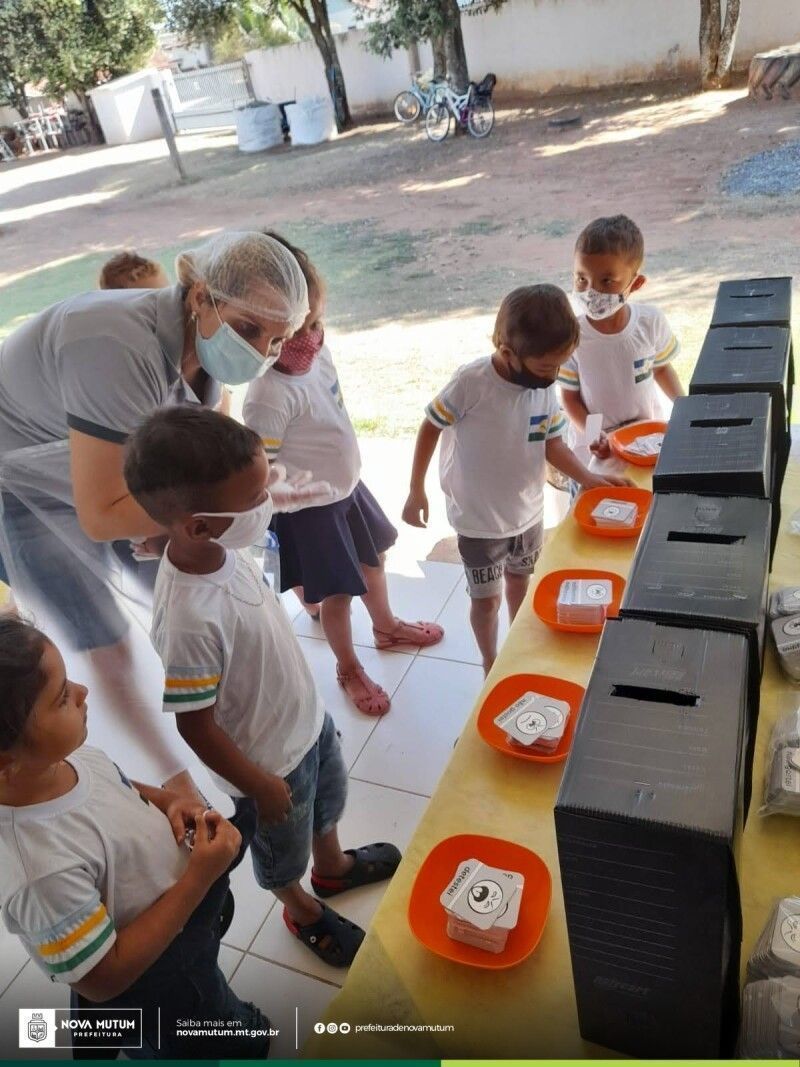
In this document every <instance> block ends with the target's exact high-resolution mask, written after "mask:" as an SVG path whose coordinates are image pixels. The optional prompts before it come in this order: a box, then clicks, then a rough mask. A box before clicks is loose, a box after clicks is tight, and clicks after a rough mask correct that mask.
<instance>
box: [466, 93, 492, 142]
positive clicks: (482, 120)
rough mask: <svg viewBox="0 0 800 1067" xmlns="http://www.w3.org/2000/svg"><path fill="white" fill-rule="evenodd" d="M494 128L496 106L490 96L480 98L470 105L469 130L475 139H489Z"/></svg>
mask: <svg viewBox="0 0 800 1067" xmlns="http://www.w3.org/2000/svg"><path fill="white" fill-rule="evenodd" d="M493 128H494V106H493V104H492V101H491V100H490V99H489V98H488V96H484V97H478V99H477V100H476V101H475V103H474V104H471V105H470V108H469V113H468V115H467V129H468V130H469V132H470V133H471V134H472V136H473V137H478V138H480V137H488V136H489V134H490V133H491V132H492V129H493Z"/></svg>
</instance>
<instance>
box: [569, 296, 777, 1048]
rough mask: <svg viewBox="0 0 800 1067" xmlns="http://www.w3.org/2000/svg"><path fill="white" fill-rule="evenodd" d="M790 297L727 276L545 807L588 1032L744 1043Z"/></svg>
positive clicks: (614, 1043) (602, 1040)
mask: <svg viewBox="0 0 800 1067" xmlns="http://www.w3.org/2000/svg"><path fill="white" fill-rule="evenodd" d="M790 303H791V287H790V279H787V278H779V279H756V280H753V281H744V282H723V283H722V285H721V286H720V288H719V293H718V296H717V302H716V306H715V309H714V316H713V319H712V323H711V328H710V329H709V331H708V336H707V338H706V341H705V344H704V345H703V349H702V352H701V354H700V358H699V360H698V364H697V368H696V371H695V374H694V377H693V378H692V383H691V387H690V393H691V395H690V396H689V397H687V398H685V399H681V400H678V401H676V403H675V407H674V410H673V415H672V418H671V420H670V424H669V428H668V430H667V434H666V437H665V440H664V446H663V449H662V453H661V457H660V459H659V462H658V465H657V467H656V470H655V472H654V479H653V482H654V490H655V494H656V495H655V498H654V501H653V505H652V507H651V510H650V514H649V516H648V520H647V523H646V525H645V528H644V530H643V532H642V535H641V538H640V541H639V545H638V549H637V553H636V558H635V560H634V563H633V567H632V570H631V573H630V576H629V580H628V584H627V588H626V594H625V598H624V600H623V603H622V609H621V619H620V620H612V621H610V622H609V623H608V624H607V626H606V628H605V631H604V634H603V639H602V641H601V644H600V648H599V650H598V654H597V659H596V661H595V665H594V670H593V673H592V677H591V679H590V682H589V685H588V687H587V690H586V696H585V699H584V703H583V708H582V711H581V716H580V719H579V721H578V726H577V729H576V733H575V738H574V741H573V746H572V752H571V754H570V757H569V762H568V764H567V768H566V771H565V774H564V779H563V782H562V785H561V790H560V792H559V796H558V800H557V802H556V811H555V821H556V835H557V840H558V851H559V863H560V867H561V878H562V884H563V889H564V902H565V908H566V916H567V928H568V933H569V941H570V954H571V957H572V969H573V978H574V982H575V993H576V999H577V1004H578V1017H579V1022H580V1028H581V1034H582V1035H583V1037H584V1038H586V1039H587V1040H589V1041H595V1042H597V1043H599V1044H604V1045H607V1046H609V1047H611V1048H614V1049H617V1050H619V1051H621V1052H625V1053H628V1054H630V1055H634V1056H647V1057H658V1058H662V1057H676V1058H677V1057H725V1056H730V1055H731V1054H732V1051H733V1048H734V1044H735V1040H736V1028H737V1022H736V1020H737V1016H738V971H739V950H740V941H741V917H740V908H739V895H738V880H737V875H736V861H735V856H736V843H737V838H738V832H739V828H740V826H741V821H742V818H743V816H744V814H745V813H746V806H747V802H748V799H749V789H750V768H751V759H752V748H753V744H752V742H753V739H754V737H755V725H756V721H757V716H758V694H759V687H760V679H761V669H762V665H763V651H764V634H765V628H766V624H765V614H766V596H767V581H768V570H769V561H770V558H771V551H772V550H774V543H775V537H776V535H777V515H779V508H778V502H779V499H780V491H781V486H782V483H783V476H784V472H785V468H786V461H787V459H788V455H789V410H790V405H791V395H792V386H793V378H794V375H793V366H792V344H791V333H790V328H789V321H790V312H791V307H790Z"/></svg>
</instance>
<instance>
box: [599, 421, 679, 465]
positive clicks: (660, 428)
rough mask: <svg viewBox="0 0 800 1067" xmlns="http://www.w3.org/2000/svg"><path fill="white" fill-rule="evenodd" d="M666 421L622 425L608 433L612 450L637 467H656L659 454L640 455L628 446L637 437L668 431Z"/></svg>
mask: <svg viewBox="0 0 800 1067" xmlns="http://www.w3.org/2000/svg"><path fill="white" fill-rule="evenodd" d="M666 432H667V424H666V423H665V422H631V423H629V424H628V425H627V426H620V428H619V429H618V430H614V432H613V433H610V434H609V435H608V443H609V444H610V445H611V448H612V451H614V452H616V454H617V455H618V456H619V457H620V459H624V460H625V462H626V463H632V464H633V465H634V466H635V467H655V465H656V462H657V460H658V456H639V455H637V454H636V453H635V452H629V451H628V449H627V446H628V445H629V444H631V443H632V442H633V441H635V440H636V438H637V437H644V436H645V435H646V434H649V433H666Z"/></svg>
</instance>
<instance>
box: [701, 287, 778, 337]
mask: <svg viewBox="0 0 800 1067" xmlns="http://www.w3.org/2000/svg"><path fill="white" fill-rule="evenodd" d="M791 321H792V279H791V278H744V279H741V280H737V281H727V282H721V283H720V287H719V289H718V290H717V300H716V303H715V304H714V314H713V316H712V318H711V328H712V329H716V328H717V327H718V326H789V325H790V323H791Z"/></svg>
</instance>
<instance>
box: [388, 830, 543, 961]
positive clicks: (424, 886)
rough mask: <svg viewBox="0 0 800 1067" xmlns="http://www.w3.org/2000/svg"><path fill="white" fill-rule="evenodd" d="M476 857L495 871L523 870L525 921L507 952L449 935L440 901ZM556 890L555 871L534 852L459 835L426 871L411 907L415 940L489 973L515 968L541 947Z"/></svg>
mask: <svg viewBox="0 0 800 1067" xmlns="http://www.w3.org/2000/svg"><path fill="white" fill-rule="evenodd" d="M471 857H474V858H475V859H479V860H481V862H483V863H488V864H489V866H491V867H503V868H504V869H505V870H507V871H519V873H520V874H522V875H524V877H525V887H524V889H523V891H522V906H521V908H520V912H519V922H518V923H517V926H516V928H515V929H514V930H511V931H510V933H509V935H508V941H507V943H506V947H505V948H504V949H503V951H502V952H498V953H497V954H495V953H493V952H486V951H485V950H484V949H480V948H475V947H474V946H473V945H464V944H462V943H461V942H460V941H454V940H453V939H452V938H450V937H448V936H447V912H446V911H445V910H444V908H443V907H442V905H441V903H440V901H439V897H440V896H441V895H442V893H443V892H444V890H445V889H446V888H447V886H448V885H449V884H450V880H451V878H452V877H453V875H454V874H455V872H456V868H457V867H458V864H459V863H460V862H461V861H462V860H466V859H470V858H471ZM550 888H551V886H550V872H549V871H548V869H547V867H546V865H545V863H544V861H543V860H542V859H540V857H539V856H537V855H536V853H535V852H531V851H530V849H527V848H523V846H522V845H517V844H515V843H514V842H513V841H503V840H502V839H501V838H499V837H483V836H482V835H480V834H458V835H457V836H456V837H448V838H446V839H445V840H444V841H440V842H439V844H438V845H437V846H436V847H435V848H434V850H433V851H432V852H431V853H430V854H429V856H428V858H427V859H426V860H425V862H424V863H423V864H422V866H421V867H420V869H419V872H418V874H417V878H416V881H415V882H414V888H413V889H412V890H411V898H410V900H409V902H408V923H409V926H410V927H411V932H412V933H413V934H414V937H416V939H417V940H418V941H419V942H421V943H422V944H423V945H424V946H425V948H427V949H430V951H431V952H435V953H436V955H437V956H444V958H445V959H448V960H453V961H454V962H456V963H464V964H467V965H468V966H470V967H484V968H487V969H488V970H502V969H504V968H506V967H515V966H516V965H517V964H518V963H521V962H522V961H523V960H524V959H526V958H527V957H528V956H530V954H531V953H532V952H533V950H534V949H535V948H536V946H537V945H538V944H539V941H540V939H541V936H542V931H543V930H544V925H545V922H546V921H547V912H548V911H549V909H550Z"/></svg>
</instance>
